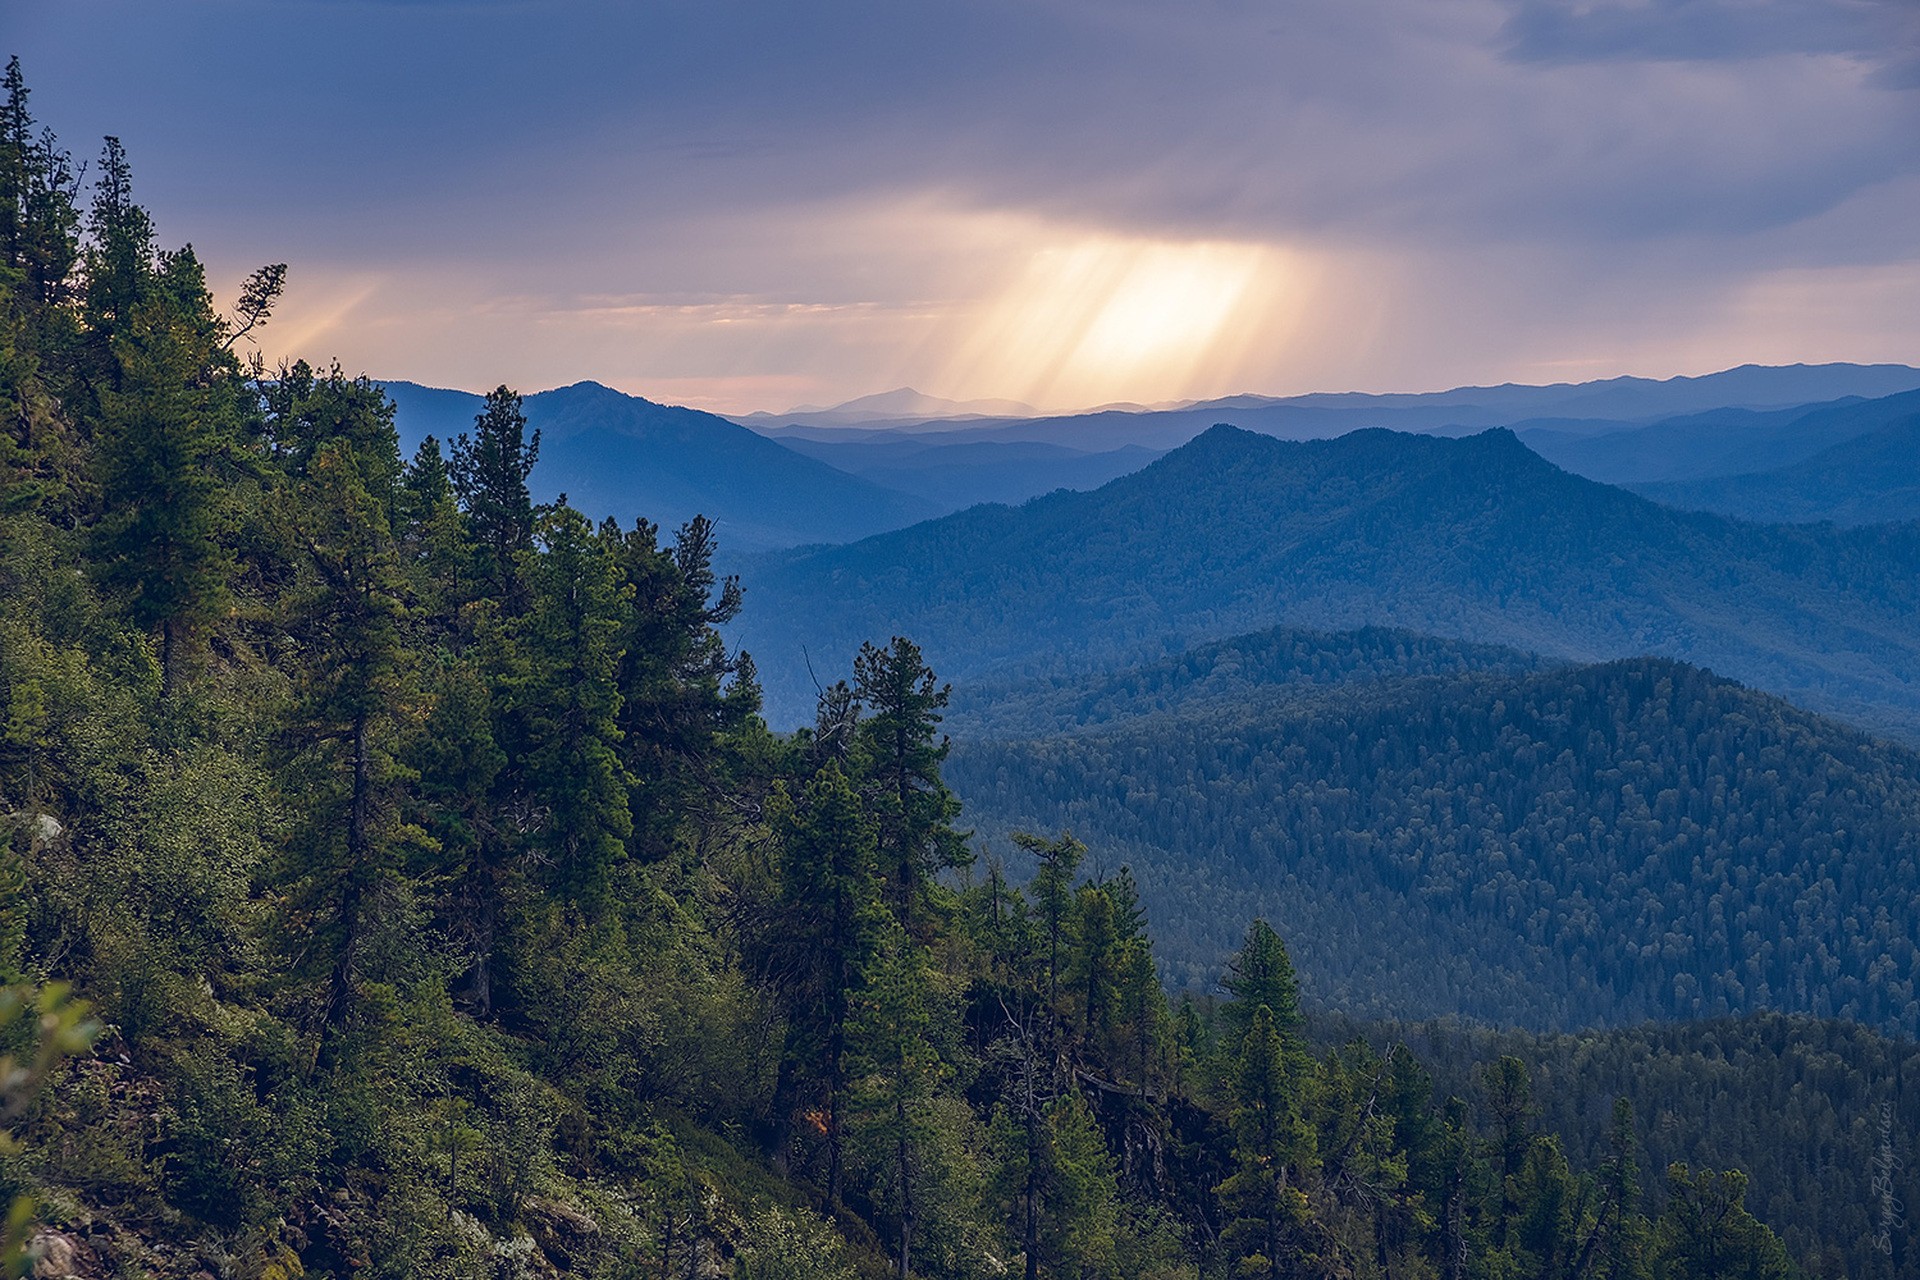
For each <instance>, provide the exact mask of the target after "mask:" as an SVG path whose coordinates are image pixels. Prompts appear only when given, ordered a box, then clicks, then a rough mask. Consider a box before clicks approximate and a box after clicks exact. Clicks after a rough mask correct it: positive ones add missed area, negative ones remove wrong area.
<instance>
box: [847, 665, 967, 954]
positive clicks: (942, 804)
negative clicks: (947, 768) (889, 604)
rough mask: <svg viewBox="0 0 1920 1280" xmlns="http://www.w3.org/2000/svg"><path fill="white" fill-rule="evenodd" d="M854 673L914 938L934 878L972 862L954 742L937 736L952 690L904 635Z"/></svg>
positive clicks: (900, 908) (883, 834) (884, 846)
mask: <svg viewBox="0 0 1920 1280" xmlns="http://www.w3.org/2000/svg"><path fill="white" fill-rule="evenodd" d="M853 675H854V680H853V688H854V694H855V696H856V697H857V698H858V699H859V701H860V703H861V705H862V706H863V707H865V708H866V711H867V716H866V718H865V719H864V720H862V721H861V722H860V727H859V738H860V742H861V745H862V747H863V749H864V757H865V772H866V780H867V783H868V786H867V788H866V791H867V792H868V793H869V794H870V796H871V804H872V809H873V813H874V815H875V821H876V828H877V839H878V841H879V850H880V861H881V867H882V869H883V870H884V872H885V874H886V876H887V889H888V895H889V900H890V901H891V903H892V905H893V909H894V913H895V914H896V915H898V916H899V917H900V919H901V921H902V923H903V924H905V925H906V927H907V930H908V932H910V933H911V932H914V931H915V928H916V925H915V920H916V916H917V914H918V912H919V910H920V908H921V905H922V900H923V899H924V898H925V897H926V895H927V892H928V890H929V888H930V887H931V885H932V883H933V878H934V877H935V876H936V875H937V874H938V873H939V872H941V871H943V870H947V869H951V868H954V867H962V866H965V865H966V864H967V863H968V862H970V861H971V860H972V855H971V853H970V852H969V851H968V849H967V845H966V839H965V837H964V836H962V835H961V834H960V833H959V832H957V831H955V830H954V828H953V820H954V819H955V818H957V817H958V816H959V815H960V802H959V800H957V799H956V798H955V797H954V794H953V792H952V791H950V790H948V789H947V785H946V783H944V782H943V781H941V778H940V765H941V762H942V761H944V760H945V759H946V758H947V752H948V750H949V746H950V744H949V743H948V741H947V739H946V738H945V737H944V736H937V735H938V734H939V728H940V720H941V714H942V712H943V711H944V710H945V709H946V706H947V700H948V698H949V696H950V695H951V693H952V686H950V685H942V684H939V683H937V682H936V680H935V677H934V674H933V670H932V668H930V667H929V666H927V664H926V662H925V660H924V659H923V658H922V657H921V654H920V649H919V646H917V645H915V644H914V643H913V642H912V641H911V640H908V639H906V638H905V637H904V636H895V637H894V638H893V640H892V642H891V643H890V644H888V645H887V647H886V648H884V649H883V648H880V647H879V646H877V645H873V644H866V645H862V646H861V648H860V653H859V655H858V656H857V657H856V658H855V659H854V663H853Z"/></svg>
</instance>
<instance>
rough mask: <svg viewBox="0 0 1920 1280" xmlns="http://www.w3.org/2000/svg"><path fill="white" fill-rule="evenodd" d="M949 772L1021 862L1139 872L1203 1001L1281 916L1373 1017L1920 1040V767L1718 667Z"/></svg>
mask: <svg viewBox="0 0 1920 1280" xmlns="http://www.w3.org/2000/svg"><path fill="white" fill-rule="evenodd" d="M947 776H948V778H949V780H950V782H951V784H952V785H953V787H954V789H955V790H956V792H957V793H958V794H959V795H960V796H961V798H962V800H963V801H964V802H965V803H966V805H967V815H968V820H969V821H970V822H971V823H973V824H974V825H975V826H976V827H977V828H978V830H979V831H980V832H981V833H982V835H983V836H986V837H988V838H989V840H990V841H991V843H993V844H995V845H997V844H998V839H997V838H998V837H1000V836H1001V835H1003V834H1004V833H1005V832H1006V831H1007V830H1009V829H1026V830H1038V831H1044V832H1052V831H1057V830H1060V829H1062V828H1067V829H1071V830H1072V831H1073V832H1074V833H1075V834H1076V835H1078V836H1079V837H1080V838H1081V839H1082V840H1084V841H1086V842H1087V844H1088V846H1089V848H1090V849H1091V850H1092V852H1091V853H1090V855H1089V856H1090V858H1091V859H1093V860H1095V861H1097V862H1098V863H1099V864H1101V865H1104V866H1106V867H1108V868H1113V867H1116V866H1118V865H1119V864H1121V863H1129V864H1131V866H1132V868H1133V871H1134V874H1135V876H1136V878H1137V879H1138V881H1139V884H1140V891H1141V895H1142V901H1143V902H1144V904H1145V906H1146V908H1147V912H1148V915H1149V918H1150V919H1151V920H1152V922H1153V926H1154V931H1155V936H1156V937H1157V938H1159V939H1160V940H1161V945H1162V948H1163V954H1165V955H1166V957H1167V959H1168V963H1169V966H1170V969H1171V972H1172V974H1173V976H1174V977H1175V979H1176V980H1179V981H1184V980H1197V981H1203V982H1204V981H1207V980H1208V975H1210V974H1212V973H1213V972H1215V971H1216V966H1217V964H1218V961H1219V958H1220V956H1222V955H1223V954H1225V953H1226V952H1227V951H1228V950H1230V949H1231V948H1232V947H1233V946H1234V945H1235V943H1236V937H1235V935H1236V933H1237V931H1238V922H1239V921H1241V920H1244V919H1246V918H1247V917H1249V916H1256V915H1264V916H1266V917H1267V918H1269V919H1271V920H1272V921H1273V923H1274V926H1275V927H1276V928H1278V929H1279V930H1280V931H1281V933H1282V934H1283V935H1284V936H1285V937H1286V938H1287V940H1288V944H1289V946H1290V947H1292V949H1293V954H1294V958H1295V962H1296V964H1297V966H1298V968H1299V970H1300V973H1301V976H1302V981H1303V983H1304V985H1305V989H1306V990H1307V991H1308V992H1310V993H1311V994H1313V995H1314V996H1316V997H1317V998H1319V999H1321V1000H1323V1001H1324V1002H1326V1003H1327V1004H1328V1005H1329V1006H1330V1007H1333V1008H1336V1009H1341V1010H1344V1011H1346V1012H1349V1013H1352V1014H1355V1015H1357V1016H1387V1017H1427V1016H1438V1015H1442V1014H1449V1013H1453V1014H1459V1015H1463V1016H1466V1017H1469V1018H1478V1019H1483V1020H1487V1021H1490V1022H1493V1023H1496V1024H1505V1025H1520V1026H1531V1027H1549V1028H1560V1029H1567V1028H1574V1027H1581V1026H1586V1025H1595V1024H1597V1025H1619V1024H1622V1023H1625V1022H1631V1021H1634V1020H1637V1019H1641V1018H1649V1017H1653V1018H1673V1017H1701V1016H1710V1015H1723V1014H1727V1013H1741V1012H1746V1011H1750V1010H1754V1009H1767V1008H1772V1009H1780V1010H1785V1011H1789V1012H1801V1013H1811V1014H1814V1015H1817V1016H1823V1017H1828V1016H1841V1017H1848V1018H1854V1019H1858V1020H1860V1021H1864V1022H1868V1023H1872V1024H1874V1025H1878V1026H1882V1027H1888V1028H1892V1029H1895V1030H1898V1031H1900V1032H1901V1033H1903V1034H1906V1035H1912V1034H1914V1032H1915V1031H1916V1030H1920V999H1917V998H1916V997H1917V996H1920V946H1917V945H1916V941H1917V940H1920V756H1916V755H1915V754H1914V753H1912V752H1910V751H1907V750H1905V749H1904V748H1900V747H1894V746H1891V745H1888V744H1884V743H1880V742H1877V741H1875V740H1873V739H1871V738H1868V737H1866V736H1865V735H1862V734H1860V733H1858V732H1855V731H1853V730H1850V729H1847V728H1845V727H1844V726H1841V725H1837V724H1834V723H1832V722H1830V721H1826V720H1823V719H1821V718H1820V717H1817V716H1813V715H1810V714H1808V713H1806V712H1803V711H1800V710H1798V709H1796V708H1794V707H1792V706H1791V705H1789V704H1787V703H1785V702H1782V701H1781V700H1779V699H1777V698H1772V697H1769V696H1767V695H1764V694H1759V693H1756V692H1754V691H1752V690H1749V689H1746V688H1743V687H1741V686H1739V685H1737V684H1734V683H1732V682H1731V681H1726V680H1722V679H1719V678H1718V677H1715V676H1713V675H1711V674H1710V673H1708V672H1705V671H1702V670H1700V669H1698V668H1696V667H1689V666H1685V665H1683V664H1679V663H1674V662H1669V661H1666V660H1663V659H1652V658H1643V659H1632V660H1627V661H1622V662H1614V663H1606V664H1600V665H1596V666H1588V667H1580V668H1573V669H1565V670H1556V671H1546V672H1539V673H1534V674H1528V675H1512V674H1474V675H1467V676H1460V677H1452V678H1446V679H1411V680H1392V681H1386V682H1382V683H1378V684H1374V685H1371V686H1350V687H1349V688H1348V689H1347V690H1345V691H1344V692H1343V694H1342V696H1340V697H1339V698H1331V697H1328V698H1322V699H1318V700H1315V701H1313V702H1311V703H1303V704H1302V703H1296V704H1262V703H1260V702H1259V701H1257V700H1249V701H1248V702H1246V703H1245V704H1244V705H1242V706H1240V707H1237V708H1234V707H1226V706H1222V705H1219V704H1214V705H1210V706H1205V707H1202V708H1200V709H1198V710H1196V711H1192V712H1176V713H1173V714H1168V715H1153V716H1143V717H1131V718H1127V719H1123V720H1121V721H1118V722H1117V723H1114V724H1111V725H1109V726H1107V727H1104V728H1100V729H1095V730H1089V731H1086V732H1082V733H1077V734H1067V735H1059V736H1054V737H1051V738H1043V739H1037V740H1033V741H1026V742H1021V741H1003V742H985V741H963V742H961V743H959V744H957V745H956V747H955V750H954V752H953V755H952V758H951V761H950V764H949V767H948V770H947ZM1229 922H1232V923H1229Z"/></svg>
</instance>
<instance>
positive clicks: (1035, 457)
mask: <svg viewBox="0 0 1920 1280" xmlns="http://www.w3.org/2000/svg"><path fill="white" fill-rule="evenodd" d="M932 439H933V440H934V441H938V440H939V439H940V437H937V436H936V437H933V438H932ZM780 442H781V443H782V444H784V445H785V446H786V447H787V448H789V449H792V450H793V451H794V452H795V453H803V454H805V455H806V456H807V457H809V458H818V459H819V460H820V461H822V462H824V463H826V464H827V465H828V466H832V467H838V468H839V469H840V470H842V471H845V472H848V473H849V474H851V475H857V476H861V477H863V478H865V479H868V480H871V481H873V482H874V483H875V484H879V485H884V486H886V487H887V488H889V489H897V490H899V491H900V492H902V493H910V494H914V495H916V496H918V497H921V498H925V499H926V500H927V501H929V502H934V503H938V504H939V505H940V507H941V509H942V510H945V511H959V510H962V509H964V508H966V507H971V506H975V505H977V504H979V503H982V502H1009V503H1011V502H1025V501H1026V500H1027V499H1028V498H1034V497H1038V496H1039V495H1041V494H1043V493H1051V492H1053V491H1054V490H1055V489H1097V488H1099V487H1100V486H1101V485H1103V484H1105V483H1106V482H1107V481H1109V480H1112V479H1115V478H1117V477H1119V476H1123V475H1126V474H1127V473H1128V472H1132V471H1138V470H1139V469H1140V468H1141V467H1144V466H1146V465H1147V464H1148V463H1149V462H1152V461H1153V460H1154V459H1155V458H1157V457H1159V456H1160V454H1159V452H1158V451H1156V450H1153V449H1143V448H1140V447H1139V446H1137V445H1128V446H1127V447H1125V448H1122V449H1109V450H1106V451H1105V452H1101V453H1087V452H1085V451H1083V450H1080V449H1068V448H1065V447H1063V446H1061V445H1057V444H1040V443H1037V442H1034V441H1026V440H1010V441H997V440H976V441H970V442H965V443H961V444H941V443H930V442H929V438H928V437H925V436H912V435H902V436H899V437H898V438H882V439H873V438H863V439H860V440H856V441H849V442H845V443H834V442H831V441H825V440H813V439H807V438H804V437H799V436H792V435H785V436H781V437H780Z"/></svg>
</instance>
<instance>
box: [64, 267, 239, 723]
mask: <svg viewBox="0 0 1920 1280" xmlns="http://www.w3.org/2000/svg"><path fill="white" fill-rule="evenodd" d="M141 287H142V289H144V291H145V294H146V296H145V297H144V298H143V299H142V300H140V301H138V302H136V303H134V304H132V305H131V307H130V308H128V309H125V310H124V311H123V310H121V309H120V306H121V304H120V303H118V302H116V303H114V304H113V305H114V308H115V309H114V313H113V315H112V316H111V324H112V326H113V328H114V330H115V334H114V339H113V343H112V347H111V358H112V367H113V370H114V377H113V378H112V379H111V385H108V386H103V387H101V388H100V391H99V397H100V405H101V409H102V422H101V426H100V431H99V440H98V445H97V448H96V451H95V458H96V462H95V474H96V479H97V481H98V484H99V489H100V501H101V506H102V511H103V513H104V514H103V516H102V518H101V520H100V522H99V524H98V526H97V527H96V528H95V531H94V536H95V543H96V546H97V548H98V554H99V556H100V558H101V560H102V578H103V580H104V582H105V583H106V584H107V585H108V586H109V587H110V588H113V589H116V590H117V591H118V592H119V593H120V595H121V597H122V598H123V599H124V600H125V601H126V605H127V608H128V611H129V613H130V615H131V616H132V618H133V619H134V621H135V622H136V623H137V624H138V625H140V626H141V627H143V628H146V629H148V630H150V631H157V632H158V633H159V638H160V651H161V672H162V676H163V679H164V682H165V688H166V690H167V691H168V692H171V691H172V690H173V689H174V688H175V687H176V686H177V685H178V683H179V680H180V678H181V674H182V667H183V665H184V663H185V661H186V658H187V656H188V651H189V649H190V648H191V647H192V646H194V645H196V644H197V642H198V641H199V639H200V638H201V636H202V635H203V634H204V633H205V632H206V630H207V628H208V627H209V626H210V625H211V624H212V623H213V622H214V620H215V619H217V618H218V617H220V616H221V614H222V613H223V612H224V611H225V609H226V607H227V602H228V593H229V587H230V582H231V578H232V574H233V558H232V554H231V552H230V551H229V549H228V548H227V546H226V545H225V543H224V541H223V537H224V535H225V534H226V533H227V531H228V529H229V528H230V526H231V520H232V513H231V505H230V499H229V486H228V482H227V480H226V478H225V476H224V475H223V474H222V469H223V465H224V464H225V463H226V461H227V460H228V459H229V458H230V457H232V456H233V455H234V454H235V453H237V452H238V436H237V433H236V431H235V425H236V417H237V412H236V411H237V401H236V399H235V392H236V391H237V390H238V385H237V379H235V378H234V377H233V374H234V371H233V370H232V369H231V368H230V367H223V366H225V365H226V364H227V362H226V361H224V360H223V358H222V356H223V353H221V352H220V351H219V350H218V349H217V346H216V345H215V343H214V342H213V341H212V339H213V336H214V333H215V325H216V321H215V320H214V317H213V313H212V307H211V303H210V300H209V299H208V298H207V294H206V289H205V285H204V284H203V283H202V281H201V276H200V267H199V264H198V262H196V261H194V260H193V258H192V257H191V254H189V253H182V254H177V255H170V256H169V257H168V258H167V260H166V261H165V263H164V265H163V266H162V267H161V268H160V270H159V271H158V272H157V273H156V274H155V276H154V278H153V279H151V280H147V281H145V282H144V283H143V284H142V286H141Z"/></svg>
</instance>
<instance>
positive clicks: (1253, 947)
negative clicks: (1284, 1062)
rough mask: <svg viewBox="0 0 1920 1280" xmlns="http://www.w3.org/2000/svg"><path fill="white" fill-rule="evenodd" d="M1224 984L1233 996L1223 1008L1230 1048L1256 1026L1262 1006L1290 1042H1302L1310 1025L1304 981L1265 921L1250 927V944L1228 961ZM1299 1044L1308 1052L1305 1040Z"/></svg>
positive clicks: (1221, 1012)
mask: <svg viewBox="0 0 1920 1280" xmlns="http://www.w3.org/2000/svg"><path fill="white" fill-rule="evenodd" d="M1220 985H1221V986H1223V987H1225V988H1226V989H1227V994H1228V995H1229V996H1230V997H1231V999H1229V1000H1228V1001H1227V1002H1226V1003H1225V1004H1224V1005H1222V1006H1221V1009H1220V1021H1221V1023H1222V1024H1223V1025H1224V1026H1225V1028H1226V1037H1227V1044H1228V1045H1229V1047H1231V1046H1232V1045H1233V1044H1234V1043H1235V1042H1236V1041H1237V1040H1238V1039H1239V1038H1240V1036H1241V1035H1243V1034H1245V1032H1246V1030H1247V1028H1248V1027H1250V1026H1252V1025H1253V1015H1254V1013H1255V1011H1257V1010H1258V1009H1260V1008H1261V1007H1262V1006H1265V1008H1266V1009H1267V1011H1268V1012H1269V1013H1270V1014H1271V1015H1272V1017H1273V1023H1274V1026H1275V1027H1277V1028H1279V1031H1280V1034H1281V1035H1282V1036H1283V1037H1286V1038H1287V1039H1288V1040H1289V1041H1290V1042H1293V1041H1298V1040H1299V1036H1300V1032H1301V1028H1302V1027H1303V1026H1304V1025H1305V1023H1306V1018H1305V1016H1304V1015H1303V1014H1302V1013H1301V1011H1300V982H1299V979H1298V978H1296V977H1295V976H1294V973H1293V960H1292V958H1291V957H1289V956H1288V955H1287V946H1286V944H1285V943H1284V942H1282V941H1281V940H1280V935H1279V934H1277V933H1275V932H1274V931H1273V926H1271V925H1269V924H1268V923H1267V922H1266V921H1265V920H1255V921H1254V922H1253V923H1252V924H1251V925H1249V926H1248V927H1247V937H1246V941H1245V942H1243V943H1242V944H1241V946H1240V950H1239V951H1238V952H1237V953H1236V954H1235V955H1234V957H1233V959H1232V960H1230V961H1228V963H1227V974H1226V977H1224V978H1222V979H1221V981H1220ZM1299 1043H1300V1047H1301V1049H1302V1051H1304V1041H1300V1042H1299Z"/></svg>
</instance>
